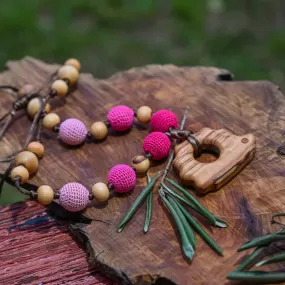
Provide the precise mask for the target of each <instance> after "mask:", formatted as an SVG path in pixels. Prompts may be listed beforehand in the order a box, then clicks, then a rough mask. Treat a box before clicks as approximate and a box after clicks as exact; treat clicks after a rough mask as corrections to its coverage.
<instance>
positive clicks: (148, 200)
mask: <svg viewBox="0 0 285 285" xmlns="http://www.w3.org/2000/svg"><path fill="white" fill-rule="evenodd" d="M150 183H151V178H150V176H149V175H148V174H147V184H148V185H149V184H150ZM152 198H153V194H152V191H150V192H149V194H148V196H147V198H146V212H145V221H144V228H143V232H144V233H145V234H146V233H147V232H148V230H149V227H150V222H151V216H152Z"/></svg>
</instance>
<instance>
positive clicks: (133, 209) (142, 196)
mask: <svg viewBox="0 0 285 285" xmlns="http://www.w3.org/2000/svg"><path fill="white" fill-rule="evenodd" d="M160 175H161V172H158V173H157V174H156V175H155V176H154V177H153V179H152V180H151V182H150V183H149V184H148V185H147V186H146V187H145V188H144V190H143V191H142V192H141V194H140V195H139V196H138V197H137V199H136V200H135V202H134V203H133V204H132V206H131V208H130V209H129V211H128V212H127V213H126V214H125V216H124V217H123V219H122V221H121V222H120V224H119V226H118V228H117V232H121V231H122V230H123V229H124V227H125V226H126V224H127V223H128V222H129V221H130V220H131V219H132V217H133V215H134V214H135V212H136V210H137V209H138V207H139V206H140V205H141V203H142V202H143V200H144V199H145V198H146V197H147V195H148V194H149V193H150V192H151V190H152V188H153V187H154V185H155V183H156V181H157V179H158V177H159V176H160Z"/></svg>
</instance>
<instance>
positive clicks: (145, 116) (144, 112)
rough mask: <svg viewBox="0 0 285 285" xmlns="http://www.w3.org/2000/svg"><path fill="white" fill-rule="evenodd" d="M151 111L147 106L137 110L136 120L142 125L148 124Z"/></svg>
mask: <svg viewBox="0 0 285 285" xmlns="http://www.w3.org/2000/svg"><path fill="white" fill-rule="evenodd" d="M151 114H152V110H151V108H150V107H148V106H142V107H140V108H138V110H137V119H138V121H139V122H140V123H142V124H147V123H149V122H150V119H151Z"/></svg>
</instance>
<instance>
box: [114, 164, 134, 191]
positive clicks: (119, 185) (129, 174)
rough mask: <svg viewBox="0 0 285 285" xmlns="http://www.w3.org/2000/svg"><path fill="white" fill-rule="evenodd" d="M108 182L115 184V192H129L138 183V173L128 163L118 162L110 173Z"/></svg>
mask: <svg viewBox="0 0 285 285" xmlns="http://www.w3.org/2000/svg"><path fill="white" fill-rule="evenodd" d="M108 183H111V184H113V185H114V187H115V189H114V190H115V192H118V193H125V192H129V191H131V190H132V189H133V188H134V187H135V185H136V173H135V171H134V170H133V169H132V168H131V167H130V166H128V165H126V164H117V165H115V166H114V167H112V168H111V170H110V171H109V173H108Z"/></svg>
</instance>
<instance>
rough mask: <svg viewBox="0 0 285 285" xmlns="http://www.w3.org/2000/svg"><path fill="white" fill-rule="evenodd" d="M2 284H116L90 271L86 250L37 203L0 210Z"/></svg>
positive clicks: (66, 225) (92, 270) (66, 226)
mask: <svg viewBox="0 0 285 285" xmlns="http://www.w3.org/2000/svg"><path fill="white" fill-rule="evenodd" d="M0 217H1V219H0V284H3V285H4V284H9V285H16V284H26V285H29V284H31V285H34V284H49V285H58V284H69V285H94V284H97V285H115V283H114V282H112V281H111V280H110V279H108V278H106V277H104V276H103V275H101V274H100V273H99V272H98V270H97V269H90V268H89V266H88V263H87V259H86V254H85V252H84V249H83V248H82V247H81V246H80V245H79V243H78V242H76V241H75V239H74V238H73V237H72V236H71V234H70V231H69V230H68V224H67V223H66V222H62V221H61V222H59V221H57V220H55V219H54V217H53V216H51V215H50V213H48V212H47V211H46V209H45V208H44V207H42V206H41V205H39V204H38V203H36V202H34V201H27V202H25V203H16V204H14V205H9V206H6V207H1V208H0Z"/></svg>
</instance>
